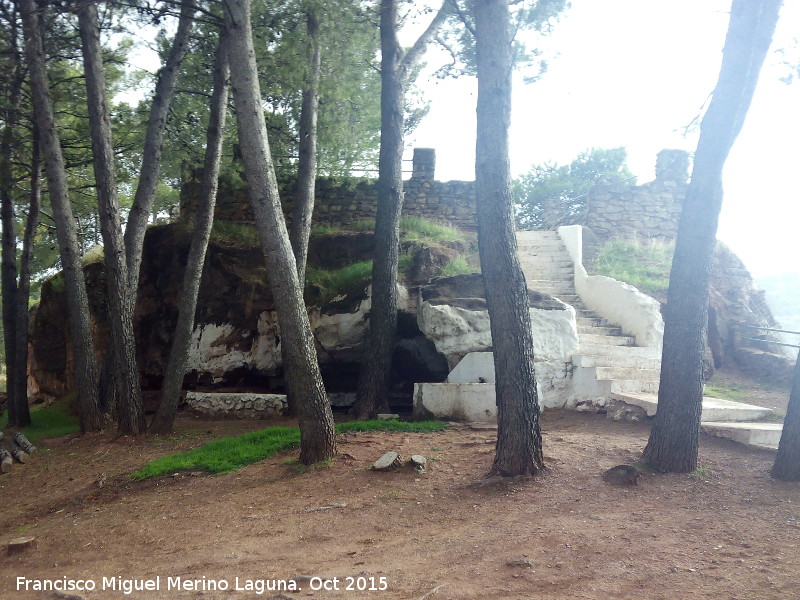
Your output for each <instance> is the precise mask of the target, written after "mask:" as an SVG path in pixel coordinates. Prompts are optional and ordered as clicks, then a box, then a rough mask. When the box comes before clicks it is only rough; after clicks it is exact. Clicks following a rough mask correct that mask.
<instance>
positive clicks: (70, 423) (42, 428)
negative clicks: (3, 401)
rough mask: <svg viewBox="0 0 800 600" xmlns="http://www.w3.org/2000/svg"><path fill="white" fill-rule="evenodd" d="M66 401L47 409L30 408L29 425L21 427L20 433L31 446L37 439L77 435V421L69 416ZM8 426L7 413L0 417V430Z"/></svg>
mask: <svg viewBox="0 0 800 600" xmlns="http://www.w3.org/2000/svg"><path fill="white" fill-rule="evenodd" d="M67 406H68V401H67V400H64V401H62V402H59V403H58V404H53V405H51V406H48V407H47V408H39V407H37V406H34V407H32V408H31V424H30V425H29V426H28V427H23V428H22V430H21V431H22V432H23V433H24V434H25V437H27V438H28V439H29V440H30V441H31V443H32V444H36V443H37V440H38V439H39V438H51V437H59V436H62V435H69V434H70V433H77V432H78V431H79V430H80V428H79V426H78V419H77V418H76V417H73V416H72V415H70V414H69V411H68V409H67ZM7 426H8V413H5V414H4V415H3V416H2V417H0V429H3V428H5V427H7Z"/></svg>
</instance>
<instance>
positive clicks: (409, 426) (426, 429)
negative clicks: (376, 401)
mask: <svg viewBox="0 0 800 600" xmlns="http://www.w3.org/2000/svg"><path fill="white" fill-rule="evenodd" d="M445 429H447V423H445V422H443V421H399V420H398V419H390V420H389V421H379V420H377V419H376V420H372V421H348V422H347V423H339V424H338V425H336V433H351V432H353V431H389V432H404V433H435V432H437V431H444V430H445Z"/></svg>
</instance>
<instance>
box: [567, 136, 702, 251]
mask: <svg viewBox="0 0 800 600" xmlns="http://www.w3.org/2000/svg"><path fill="white" fill-rule="evenodd" d="M688 178H689V154H688V153H687V152H685V151H683V150H662V151H661V152H660V153H659V154H658V159H657V161H656V178H655V181H651V182H649V183H645V184H644V185H626V184H625V183H618V182H614V183H603V182H601V183H599V184H597V185H596V186H595V187H594V188H592V190H591V191H590V192H589V197H588V198H587V203H586V204H587V206H586V212H585V214H584V215H582V217H580V218H579V219H577V220H576V222H574V223H570V224H573V225H585V226H587V227H590V228H591V229H592V231H593V232H594V233H595V234H596V235H597V236H599V237H600V238H601V239H611V238H634V237H638V238H667V239H674V238H675V236H676V234H677V231H678V219H679V218H680V214H681V207H682V201H683V198H684V196H685V195H686V186H687V181H688Z"/></svg>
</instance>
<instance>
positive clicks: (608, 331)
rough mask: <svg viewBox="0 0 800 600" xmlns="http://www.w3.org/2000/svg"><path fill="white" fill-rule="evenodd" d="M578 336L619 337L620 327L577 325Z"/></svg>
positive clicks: (620, 333)
mask: <svg viewBox="0 0 800 600" xmlns="http://www.w3.org/2000/svg"><path fill="white" fill-rule="evenodd" d="M578 335H579V336H581V335H604V336H621V335H623V334H622V329H621V328H620V327H609V326H598V325H581V324H580V323H579V324H578Z"/></svg>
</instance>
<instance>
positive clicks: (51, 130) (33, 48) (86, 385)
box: [19, 0, 103, 431]
mask: <svg viewBox="0 0 800 600" xmlns="http://www.w3.org/2000/svg"><path fill="white" fill-rule="evenodd" d="M19 7H20V12H21V14H22V22H23V30H24V32H25V53H26V57H27V60H28V67H29V70H30V81H31V95H32V99H33V109H34V114H35V119H36V129H37V132H38V136H39V145H40V148H41V152H42V156H43V158H44V164H45V170H46V173H47V182H48V192H49V196H50V203H51V205H52V207H53V219H54V221H55V224H56V236H57V238H58V247H59V252H60V256H61V267H62V269H63V273H64V282H65V288H66V294H67V311H68V322H69V329H70V334H71V337H72V348H73V353H74V356H75V382H76V386H77V390H78V419H79V423H80V427H81V431H95V430H98V429H101V428H102V425H103V417H102V414H101V413H100V411H99V408H98V401H97V367H96V365H95V354H94V340H93V339H92V326H91V319H90V315H89V300H88V297H87V295H86V284H85V281H84V277H83V270H82V269H81V260H80V258H81V253H80V246H79V244H78V236H77V229H76V224H75V218H74V216H73V214H72V209H71V207H70V202H69V192H68V189H67V177H66V170H65V167H64V157H63V155H62V154H61V146H60V143H59V138H58V132H57V131H56V126H55V120H54V118H53V104H52V100H51V98H50V89H49V87H48V82H47V71H46V67H45V57H44V49H43V46H42V38H41V32H40V30H39V22H38V20H37V18H36V4H35V2H34V0H20V1H19Z"/></svg>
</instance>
